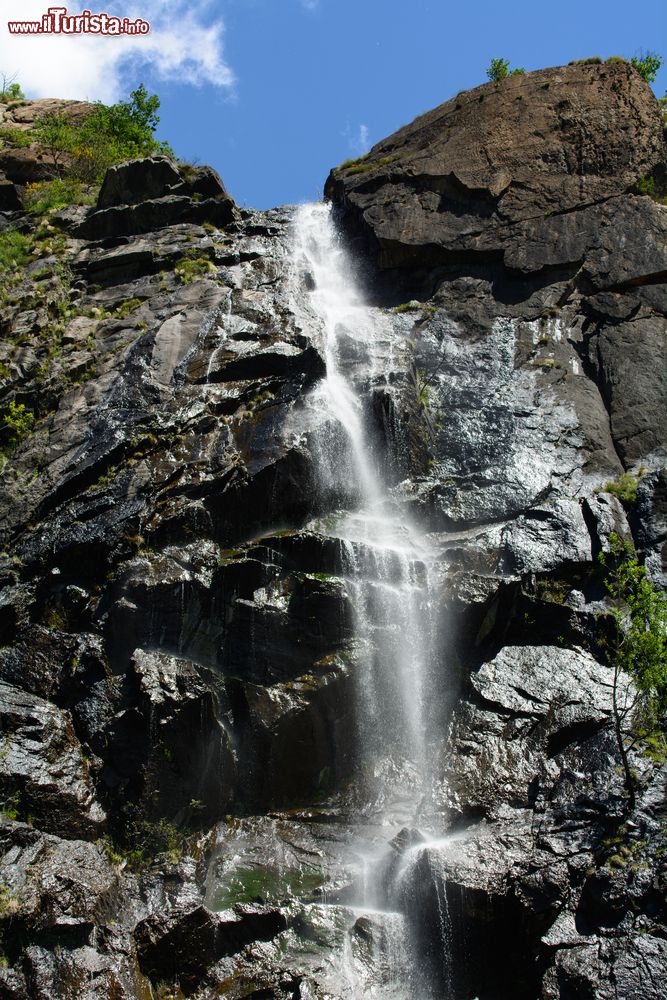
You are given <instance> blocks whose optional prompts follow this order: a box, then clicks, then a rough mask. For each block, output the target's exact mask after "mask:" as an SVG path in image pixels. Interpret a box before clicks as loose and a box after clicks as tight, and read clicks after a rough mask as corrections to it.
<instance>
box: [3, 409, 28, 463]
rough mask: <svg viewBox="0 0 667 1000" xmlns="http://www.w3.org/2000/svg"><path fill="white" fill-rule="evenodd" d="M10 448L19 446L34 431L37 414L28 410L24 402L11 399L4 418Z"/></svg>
mask: <svg viewBox="0 0 667 1000" xmlns="http://www.w3.org/2000/svg"><path fill="white" fill-rule="evenodd" d="M2 423H3V427H4V429H5V431H6V436H7V442H8V445H9V448H10V450H12V451H13V449H14V448H16V447H18V445H19V444H20V443H21V441H24V440H25V439H26V438H27V437H29V435H30V434H31V433H32V428H33V424H34V423H35V415H34V413H31V412H30V410H26V408H25V404H24V403H17V402H15V400H13V399H12V400H11V402H10V404H9V408H8V410H7V413H5V414H4V416H3V418H2Z"/></svg>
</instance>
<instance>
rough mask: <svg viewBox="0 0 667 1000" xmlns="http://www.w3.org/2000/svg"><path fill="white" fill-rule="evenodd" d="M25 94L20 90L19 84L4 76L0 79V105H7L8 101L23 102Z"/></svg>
mask: <svg viewBox="0 0 667 1000" xmlns="http://www.w3.org/2000/svg"><path fill="white" fill-rule="evenodd" d="M24 100H25V94H24V93H23V91H22V90H21V85H20V83H16V81H15V80H8V79H7V77H6V76H3V78H2V86H1V87H0V104H9V102H10V101H24Z"/></svg>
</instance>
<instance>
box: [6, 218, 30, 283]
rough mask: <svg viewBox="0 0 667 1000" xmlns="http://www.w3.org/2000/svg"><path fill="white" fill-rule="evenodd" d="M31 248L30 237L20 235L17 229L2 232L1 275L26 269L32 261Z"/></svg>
mask: <svg viewBox="0 0 667 1000" xmlns="http://www.w3.org/2000/svg"><path fill="white" fill-rule="evenodd" d="M31 248H32V242H31V240H30V237H29V236H25V235H24V234H23V233H19V232H18V230H17V229H5V230H4V231H3V232H0V274H2V272H3V271H15V270H17V269H18V268H20V267H25V265H26V264H27V263H28V260H29V259H30V250H31Z"/></svg>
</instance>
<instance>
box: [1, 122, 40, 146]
mask: <svg viewBox="0 0 667 1000" xmlns="http://www.w3.org/2000/svg"><path fill="white" fill-rule="evenodd" d="M0 140H2V142H3V143H4V145H5V146H12V147H13V148H14V149H26V148H27V147H28V146H30V145H31V143H32V139H31V136H30V131H29V130H28V129H25V128H16V127H15V126H14V125H3V126H2V127H1V128H0Z"/></svg>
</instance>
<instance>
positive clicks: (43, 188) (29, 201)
mask: <svg viewBox="0 0 667 1000" xmlns="http://www.w3.org/2000/svg"><path fill="white" fill-rule="evenodd" d="M96 201H97V187H91V186H90V185H88V184H84V183H83V181H77V180H75V179H74V178H73V177H67V178H62V177H57V178H56V179H55V180H52V181H39V182H37V183H35V184H28V185H27V187H26V193H25V207H26V208H27V210H28V212H29V213H30V215H37V216H46V215H50V214H51V213H52V212H57V211H59V210H60V209H61V208H66V207H67V206H68V205H94V204H95V202H96Z"/></svg>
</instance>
